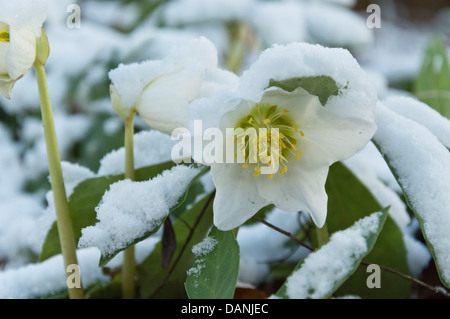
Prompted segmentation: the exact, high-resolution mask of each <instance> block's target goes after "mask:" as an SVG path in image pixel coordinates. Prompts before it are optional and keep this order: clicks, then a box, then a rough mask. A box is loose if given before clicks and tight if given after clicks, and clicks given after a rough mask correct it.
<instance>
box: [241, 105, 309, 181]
mask: <svg viewBox="0 0 450 319" xmlns="http://www.w3.org/2000/svg"><path fill="white" fill-rule="evenodd" d="M238 128H242V129H243V130H242V131H241V133H240V134H237V135H236V136H235V142H237V146H238V152H239V153H240V154H239V155H242V157H241V158H243V159H244V163H243V164H242V167H243V168H249V167H250V166H252V168H253V170H254V176H259V175H261V168H262V167H264V166H266V167H277V168H278V170H277V171H276V172H274V173H279V174H280V175H282V174H284V173H286V172H287V170H288V166H287V164H288V160H287V157H288V155H289V154H292V155H293V156H292V157H294V158H295V159H296V160H297V161H299V160H300V157H301V156H302V155H303V154H302V152H301V151H300V150H298V149H297V146H296V145H297V138H299V137H300V136H301V137H303V136H304V133H303V131H301V130H299V128H298V127H297V126H296V125H295V124H294V122H293V121H292V120H291V118H290V117H289V111H288V110H286V109H282V110H280V109H279V107H278V105H271V104H268V103H260V104H255V106H254V107H253V108H252V109H251V111H250V113H249V114H248V115H247V116H246V117H245V118H244V119H242V120H241V121H240V122H239V123H238ZM273 129H275V130H273ZM249 131H250V132H253V134H251V133H249ZM235 157H237V156H235ZM241 163H242V162H241ZM274 173H270V174H267V176H268V178H269V179H272V178H273V177H274Z"/></svg>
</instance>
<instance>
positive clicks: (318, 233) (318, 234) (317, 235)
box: [312, 223, 330, 249]
mask: <svg viewBox="0 0 450 319" xmlns="http://www.w3.org/2000/svg"><path fill="white" fill-rule="evenodd" d="M329 238H330V236H329V234H328V227H327V224H326V223H325V224H324V225H323V227H322V228H318V227H316V228H315V229H314V230H313V239H312V244H313V247H314V248H315V249H319V248H320V247H322V245H324V244H325V243H326V242H327V241H328V239H329Z"/></svg>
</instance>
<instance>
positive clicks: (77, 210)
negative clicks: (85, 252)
mask: <svg viewBox="0 0 450 319" xmlns="http://www.w3.org/2000/svg"><path fill="white" fill-rule="evenodd" d="M175 165H176V164H175V163H173V162H165V163H161V164H156V165H152V166H147V167H144V168H141V169H137V170H136V180H137V181H144V180H149V179H151V178H153V177H155V176H157V175H158V174H160V173H161V172H162V171H164V170H166V169H170V168H172V167H173V166H175ZM122 179H124V175H123V174H121V175H110V176H101V177H95V178H90V179H87V180H85V181H83V182H81V183H80V184H78V185H77V187H76V188H75V189H74V191H73V193H72V195H71V196H70V197H69V210H70V216H71V219H72V226H73V231H74V236H75V241H76V242H77V243H78V240H79V239H80V237H81V230H82V229H83V228H85V227H87V226H91V225H94V224H95V223H96V222H97V217H96V212H95V207H96V206H97V205H98V204H99V202H100V200H101V198H102V196H103V194H104V193H105V191H106V190H107V189H108V188H109V186H110V185H111V184H112V183H115V182H117V181H119V180H122ZM59 253H61V247H60V244H59V235H58V229H57V226H56V222H54V223H53V225H52V226H51V227H50V230H49V232H48V233H47V236H46V238H45V241H44V244H43V247H42V250H41V254H40V256H39V260H40V261H44V260H46V259H48V258H50V257H52V256H54V255H57V254H59Z"/></svg>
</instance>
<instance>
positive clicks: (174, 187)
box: [79, 165, 200, 255]
mask: <svg viewBox="0 0 450 319" xmlns="http://www.w3.org/2000/svg"><path fill="white" fill-rule="evenodd" d="M199 171H200V169H198V168H194V167H190V166H184V165H180V166H175V167H173V168H172V169H170V170H166V171H164V172H163V173H161V174H160V175H158V176H156V177H155V178H153V179H151V180H149V181H145V182H133V181H130V180H122V181H119V182H116V183H114V184H112V185H111V186H110V189H109V190H108V191H106V192H105V194H104V195H103V197H102V200H101V202H100V204H99V205H98V206H97V207H96V212H97V219H98V220H99V222H98V223H97V224H95V225H94V226H89V227H86V228H84V229H83V230H82V236H81V238H80V241H79V246H80V247H89V246H96V247H98V248H99V249H100V251H101V252H102V255H110V254H113V253H114V252H117V251H118V250H121V249H124V248H126V247H127V245H129V244H131V243H132V242H133V241H134V240H136V239H139V238H141V237H142V236H144V235H145V234H147V233H149V232H151V231H153V230H154V229H155V228H157V227H158V226H159V225H160V224H161V223H162V221H163V220H164V218H166V217H167V215H168V214H169V211H170V208H171V207H173V206H175V205H176V204H177V202H178V201H179V199H180V198H181V197H182V196H183V194H184V193H185V191H186V189H187V187H188V185H189V184H190V182H191V181H192V179H193V178H194V177H195V176H196V175H197V174H198V173H199Z"/></svg>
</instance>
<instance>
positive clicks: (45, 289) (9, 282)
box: [0, 248, 110, 299]
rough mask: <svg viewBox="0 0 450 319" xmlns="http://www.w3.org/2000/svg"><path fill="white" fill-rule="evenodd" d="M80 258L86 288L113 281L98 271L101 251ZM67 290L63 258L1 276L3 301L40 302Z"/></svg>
mask: <svg viewBox="0 0 450 319" xmlns="http://www.w3.org/2000/svg"><path fill="white" fill-rule="evenodd" d="M77 255H78V256H77V257H78V263H79V267H80V274H81V282H82V284H83V286H84V287H87V286H89V285H92V284H94V283H105V282H108V281H109V280H110V278H109V277H108V276H106V275H104V274H103V273H102V269H101V268H99V267H98V259H99V257H100V256H99V252H98V250H97V249H95V248H90V249H81V250H78V251H77ZM66 289H67V285H66V278H65V273H64V262H63V258H62V255H56V256H54V257H52V258H49V259H47V260H46V261H44V262H42V263H37V264H28V265H26V266H22V267H20V268H17V269H11V270H7V271H3V272H0V298H1V299H31V298H39V297H45V296H50V295H52V294H58V293H61V292H64V291H66Z"/></svg>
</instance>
